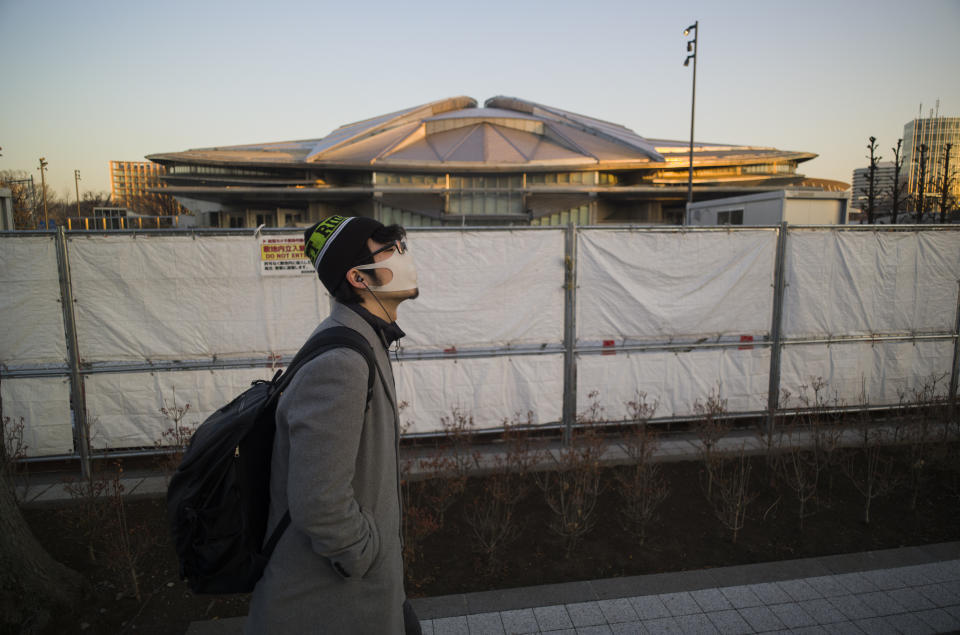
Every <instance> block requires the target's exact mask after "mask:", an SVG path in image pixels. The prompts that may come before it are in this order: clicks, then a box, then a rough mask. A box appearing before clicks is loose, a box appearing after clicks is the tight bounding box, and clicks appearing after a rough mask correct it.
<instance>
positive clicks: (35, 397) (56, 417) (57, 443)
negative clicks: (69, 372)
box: [0, 326, 73, 456]
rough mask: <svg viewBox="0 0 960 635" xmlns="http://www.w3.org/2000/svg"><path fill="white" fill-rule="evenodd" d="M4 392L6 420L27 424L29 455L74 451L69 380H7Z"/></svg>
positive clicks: (25, 435) (4, 381)
mask: <svg viewBox="0 0 960 635" xmlns="http://www.w3.org/2000/svg"><path fill="white" fill-rule="evenodd" d="M62 328H63V327H62V326H61V329H62ZM0 392H2V395H0V396H2V398H3V418H4V419H6V420H8V421H9V423H10V424H11V425H12V426H17V425H19V423H20V421H21V420H22V421H23V425H24V434H23V443H24V445H25V446H26V455H27V456H50V455H57V454H71V453H72V452H73V428H72V426H71V417H70V378H69V377H5V378H4V379H3V383H2V384H0Z"/></svg>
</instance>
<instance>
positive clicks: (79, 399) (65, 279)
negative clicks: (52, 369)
mask: <svg viewBox="0 0 960 635" xmlns="http://www.w3.org/2000/svg"><path fill="white" fill-rule="evenodd" d="M56 241H57V269H58V270H59V273H60V301H61V304H62V308H63V331H64V334H65V336H66V340H67V358H68V362H69V364H70V404H71V410H72V411H73V444H74V447H76V448H77V449H78V450H79V453H80V471H81V472H82V474H83V477H84V478H90V474H91V471H90V438H89V430H88V428H87V401H86V396H85V394H84V390H83V377H82V376H81V374H80V353H79V351H78V350H77V317H76V313H75V312H74V308H73V302H74V301H73V282H72V281H71V278H70V255H69V252H68V250H67V233H66V232H65V231H64V229H63V227H60V228H59V229H58V230H57V235H56Z"/></svg>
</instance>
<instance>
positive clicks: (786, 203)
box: [687, 190, 849, 226]
mask: <svg viewBox="0 0 960 635" xmlns="http://www.w3.org/2000/svg"><path fill="white" fill-rule="evenodd" d="M848 202H849V195H848V194H847V193H846V192H823V191H820V190H774V191H771V192H760V193H759V194H748V195H746V196H734V197H731V198H716V199H713V200H710V201H700V202H697V203H691V204H689V205H687V224H688V225H753V226H757V225H779V224H780V223H782V222H784V221H786V222H788V223H790V224H791V225H844V224H846V222H847V204H848Z"/></svg>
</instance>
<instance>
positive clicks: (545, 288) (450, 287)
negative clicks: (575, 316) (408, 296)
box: [398, 229, 564, 350]
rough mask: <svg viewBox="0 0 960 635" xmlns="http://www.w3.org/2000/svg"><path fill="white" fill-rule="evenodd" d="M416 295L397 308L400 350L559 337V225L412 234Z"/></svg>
mask: <svg viewBox="0 0 960 635" xmlns="http://www.w3.org/2000/svg"><path fill="white" fill-rule="evenodd" d="M408 238H409V244H410V253H412V254H413V256H414V259H415V261H416V263H417V277H418V283H419V285H420V297H419V298H417V299H416V301H411V302H405V303H404V304H402V305H401V306H400V318H399V319H398V323H399V324H400V326H401V327H402V328H403V329H404V331H405V332H406V334H407V337H405V338H403V340H401V346H402V347H403V348H404V349H410V350H418V349H434V350H436V349H441V350H442V349H449V348H453V347H456V348H458V349H464V348H482V347H518V346H527V347H529V346H537V345H540V344H550V343H555V344H559V343H560V342H562V341H563V279H564V273H563V256H564V234H563V230H561V229H555V230H545V231H529V230H525V231H509V230H505V231H483V232H476V231H474V232H471V231H462V232H418V233H415V234H412V235H411V236H409V237H408Z"/></svg>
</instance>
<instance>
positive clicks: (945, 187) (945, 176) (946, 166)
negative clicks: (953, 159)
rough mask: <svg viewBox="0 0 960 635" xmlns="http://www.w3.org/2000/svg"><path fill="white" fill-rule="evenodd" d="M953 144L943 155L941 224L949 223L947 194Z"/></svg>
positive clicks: (949, 144)
mask: <svg viewBox="0 0 960 635" xmlns="http://www.w3.org/2000/svg"><path fill="white" fill-rule="evenodd" d="M952 149H953V144H952V143H948V144H946V147H945V149H944V153H943V178H942V179H941V180H940V223H941V224H942V223H946V222H947V192H948V191H949V190H950V150H952Z"/></svg>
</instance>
